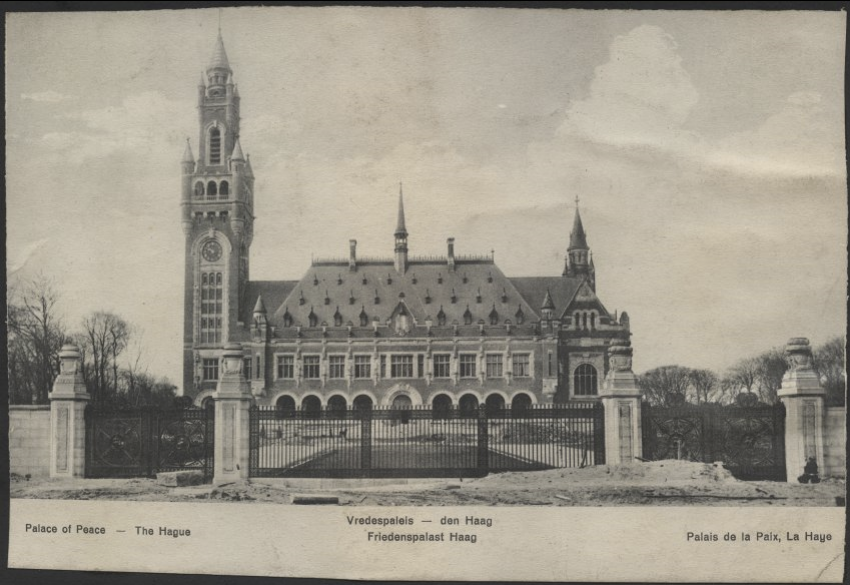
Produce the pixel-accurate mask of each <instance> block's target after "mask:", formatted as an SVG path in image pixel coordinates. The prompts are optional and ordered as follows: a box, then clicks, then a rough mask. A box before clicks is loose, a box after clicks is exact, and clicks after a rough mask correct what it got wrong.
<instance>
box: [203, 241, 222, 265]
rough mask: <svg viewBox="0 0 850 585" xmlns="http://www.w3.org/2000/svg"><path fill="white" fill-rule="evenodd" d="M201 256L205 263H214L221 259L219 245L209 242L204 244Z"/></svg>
mask: <svg viewBox="0 0 850 585" xmlns="http://www.w3.org/2000/svg"><path fill="white" fill-rule="evenodd" d="M201 256H203V257H204V260H206V261H207V262H215V261H217V260H218V259H219V258H221V245H220V244H219V243H218V242H216V241H214V240H211V241H209V242H207V243H206V244H204V249H203V250H201Z"/></svg>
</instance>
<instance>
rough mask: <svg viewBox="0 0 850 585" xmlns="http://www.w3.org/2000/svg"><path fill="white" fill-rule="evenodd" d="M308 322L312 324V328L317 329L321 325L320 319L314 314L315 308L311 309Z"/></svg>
mask: <svg viewBox="0 0 850 585" xmlns="http://www.w3.org/2000/svg"><path fill="white" fill-rule="evenodd" d="M307 320H308V322H309V324H310V327H317V326H318V325H319V318H318V317H317V316H316V314H315V313H314V312H313V307H310V314H309V315H307Z"/></svg>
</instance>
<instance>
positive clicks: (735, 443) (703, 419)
mask: <svg viewBox="0 0 850 585" xmlns="http://www.w3.org/2000/svg"><path fill="white" fill-rule="evenodd" d="M642 417H643V454H644V457H645V458H647V459H650V460H660V459H685V460H689V461H702V462H705V463H711V462H714V461H722V462H723V463H724V466H725V467H726V468H727V469H729V470H730V471H731V472H732V474H733V475H734V476H735V477H737V478H738V479H751V480H755V479H770V480H776V481H785V407H784V406H783V405H782V404H781V403H779V404H776V405H773V406H769V405H768V406H738V405H732V406H721V405H718V404H704V405H700V406H695V405H682V406H672V407H659V406H650V405H649V404H648V403H644V404H643V409H642Z"/></svg>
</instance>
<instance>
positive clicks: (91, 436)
mask: <svg viewBox="0 0 850 585" xmlns="http://www.w3.org/2000/svg"><path fill="white" fill-rule="evenodd" d="M214 421H215V417H214V410H213V407H212V406H211V407H209V408H175V409H167V410H166V409H157V408H152V407H141V408H126V409H103V408H100V409H99V408H96V407H93V406H91V405H89V406H88V407H87V408H86V477H152V476H154V475H156V474H157V473H159V472H162V471H181V470H191V469H197V470H200V471H203V472H204V477H206V478H211V477H212V473H213V453H214V436H213V432H214V431H213V430H214Z"/></svg>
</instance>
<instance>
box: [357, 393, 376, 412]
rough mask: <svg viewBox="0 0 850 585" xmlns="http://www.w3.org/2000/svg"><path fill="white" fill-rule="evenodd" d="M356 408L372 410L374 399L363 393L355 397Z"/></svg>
mask: <svg viewBox="0 0 850 585" xmlns="http://www.w3.org/2000/svg"><path fill="white" fill-rule="evenodd" d="M354 408H356V409H357V410H372V399H371V398H369V397H368V396H367V395H366V394H361V395H360V396H358V397H357V398H355V399H354Z"/></svg>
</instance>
